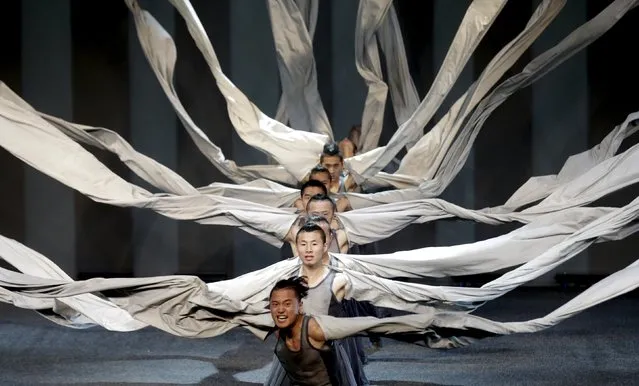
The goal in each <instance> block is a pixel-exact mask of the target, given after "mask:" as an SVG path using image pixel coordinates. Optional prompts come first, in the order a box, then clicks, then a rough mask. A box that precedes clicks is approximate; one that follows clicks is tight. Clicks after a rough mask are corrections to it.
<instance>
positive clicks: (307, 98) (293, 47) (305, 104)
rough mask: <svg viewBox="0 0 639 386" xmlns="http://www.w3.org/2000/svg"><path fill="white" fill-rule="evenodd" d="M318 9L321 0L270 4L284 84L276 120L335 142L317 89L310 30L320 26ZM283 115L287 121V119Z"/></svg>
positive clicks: (273, 0) (274, 0) (279, 0)
mask: <svg viewBox="0 0 639 386" xmlns="http://www.w3.org/2000/svg"><path fill="white" fill-rule="evenodd" d="M318 6H319V4H318V0H297V1H296V0H268V1H267V7H268V11H269V15H270V18H271V30H272V31H273V39H274V40H275V52H276V53H277V64H278V69H279V73H280V81H281V84H282V97H281V99H280V103H279V106H278V114H277V116H276V119H277V120H278V121H279V122H282V123H283V124H289V123H290V125H291V126H293V127H295V128H297V129H298V130H305V131H312V132H316V133H320V134H324V135H326V136H327V137H328V138H330V139H332V138H333V131H332V129H331V125H330V123H329V121H328V116H327V115H326V111H324V106H323V105H322V100H321V99H320V95H319V90H318V88H317V70H316V68H315V57H314V56H313V34H312V33H311V31H310V29H312V30H313V31H312V32H314V29H315V25H316V24H317V13H318V12H317V11H318ZM307 26H308V27H307ZM283 114H286V115H285V116H286V118H287V119H283V118H284V115H283Z"/></svg>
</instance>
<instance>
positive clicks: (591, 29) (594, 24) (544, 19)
mask: <svg viewBox="0 0 639 386" xmlns="http://www.w3.org/2000/svg"><path fill="white" fill-rule="evenodd" d="M635 5H636V1H627V0H626V1H622V0H618V1H616V2H615V3H613V4H611V5H610V6H609V7H608V8H606V10H604V11H603V12H602V13H600V14H599V15H598V16H597V17H595V18H594V19H592V20H591V21H589V22H588V23H586V24H584V25H583V26H582V27H580V29H578V33H577V32H576V33H574V34H571V35H570V36H569V37H568V38H567V39H565V40H564V41H563V42H562V43H560V44H559V45H558V46H556V47H554V48H553V49H551V50H550V51H548V52H546V53H545V54H544V55H542V56H540V57H539V58H537V59H536V61H534V64H535V66H533V67H534V68H535V71H534V74H530V73H529V74H523V76H522V77H523V78H531V77H532V75H534V76H535V77H537V78H538V77H540V76H541V75H543V74H545V73H546V72H548V71H550V70H551V69H552V68H553V67H554V66H556V65H558V64H559V63H561V62H562V61H563V60H565V59H567V58H568V57H570V56H571V55H572V54H573V53H575V52H577V51H578V50H580V49H582V48H583V47H585V46H586V45H587V44H589V43H590V42H592V41H594V40H595V39H596V38H597V37H599V36H600V35H601V34H603V33H604V32H605V31H607V30H608V29H609V28H611V27H612V26H613V25H614V24H615V23H616V22H617V21H618V20H619V18H621V17H622V16H623V15H624V14H625V13H626V12H627V11H629V10H630V9H631V8H632V7H634V6H635ZM182 6H183V8H184V10H183V11H184V13H185V14H186V15H187V16H188V17H190V18H193V17H195V16H194V12H192V8H189V7H188V6H186V5H185V4H182ZM562 6H563V2H562V1H559V0H556V1H547V2H543V3H542V4H540V6H539V7H538V8H537V11H536V12H535V14H534V15H533V17H532V18H531V21H529V23H528V25H527V26H526V29H525V30H524V31H522V34H520V36H518V38H516V39H515V40H514V41H513V42H511V43H510V44H509V45H508V46H507V47H505V50H502V51H501V52H500V54H499V55H498V56H496V58H495V60H494V61H493V63H495V65H494V67H490V68H489V69H488V71H486V72H484V75H483V77H482V79H481V80H482V81H484V83H482V84H481V85H478V84H476V85H475V88H474V93H471V96H473V98H468V99H467V100H465V102H466V103H464V104H462V103H461V99H460V101H458V103H457V104H456V105H455V106H457V107H464V111H469V108H470V107H472V105H473V104H476V102H477V100H478V98H479V97H480V96H481V95H483V94H485V92H486V91H487V90H488V89H489V88H490V86H491V82H493V83H494V80H496V79H498V78H499V77H500V76H501V75H500V74H501V73H503V72H504V71H505V70H506V69H507V68H509V65H508V63H511V64H510V65H512V62H513V61H514V60H516V58H517V55H520V53H521V52H523V51H525V47H526V45H529V44H530V43H532V41H533V40H534V37H535V36H537V35H538V34H539V33H540V32H541V30H543V28H545V25H547V24H548V23H549V22H550V21H551V20H552V19H553V18H554V15H556V13H557V12H558V11H559V9H561V7H562ZM145 19H152V17H151V16H150V15H148V14H146V15H145ZM194 20H195V21H197V18H196V17H195V19H194ZM195 21H194V23H195ZM196 24H197V23H196ZM158 28H159V29H160V30H161V26H159V24H157V22H155V23H154V25H153V28H147V29H148V30H145V33H146V34H153V33H155V34H159V32H158V31H157V29H158ZM193 28H194V29H195V30H197V28H196V27H193ZM161 31H163V30H161ZM196 35H197V34H196ZM197 36H200V38H202V36H201V35H197ZM204 36H205V35H204ZM163 38H164V39H168V40H170V36H168V34H165V35H163ZM196 41H197V39H196ZM201 44H202V45H203V46H205V47H209V48H210V50H211V52H212V53H213V54H214V52H213V51H212V47H210V43H208V44H207V43H205V42H202V43H201ZM209 48H207V49H205V51H207V52H208V49H209ZM156 51H157V50H156ZM145 52H146V50H145ZM146 53H147V56H148V55H149V53H148V52H146ZM517 53H518V54H517ZM151 54H152V52H151ZM205 56H206V55H205ZM158 61H162V58H161V57H158V56H157V55H156V56H153V57H150V62H151V63H152V65H153V64H154V63H156V62H158ZM531 64H533V63H531ZM217 70H219V72H220V74H221V69H219V68H217ZM528 72H530V71H528ZM156 74H157V71H156ZM224 79H225V82H226V81H228V79H226V78H224ZM529 83H530V82H528V83H522V84H521V85H520V86H519V87H524V86H525V85H527V84H529ZM480 86H481V87H480ZM515 89H517V88H513V86H512V85H510V90H508V92H507V93H506V95H505V96H504V95H499V94H495V93H493V95H494V96H496V97H499V98H502V100H503V99H505V97H507V96H508V95H510V94H512V92H514V90H515ZM482 93H483V94H482ZM233 100H234V101H235V99H233ZM238 111H239V110H238ZM490 112H492V109H491V110H490ZM490 112H488V113H490ZM451 113H455V114H457V112H456V111H455V109H453V110H451ZM464 116H465V115H464V114H462V115H461V116H459V117H460V118H459V119H455V120H452V119H451V117H450V114H449V115H447V116H446V117H444V119H443V120H442V121H440V123H442V125H441V126H440V125H439V124H438V127H441V130H435V131H432V130H431V132H429V134H427V135H426V136H424V137H423V138H422V140H421V144H422V145H424V144H427V143H428V144H430V145H429V146H430V147H431V149H430V150H433V149H432V147H433V146H431V145H433V143H435V142H436V143H437V145H435V148H437V149H441V150H438V151H425V150H424V148H423V147H420V148H417V149H415V151H414V152H413V149H411V152H409V154H408V155H407V157H408V160H410V159H411V157H409V156H410V154H415V155H419V154H436V155H437V157H436V159H435V160H434V161H437V160H438V159H441V158H442V157H443V155H444V154H446V149H447V147H448V146H449V145H448V144H449V143H450V142H451V141H452V138H453V137H454V133H455V131H456V130H457V129H458V128H459V124H460V123H461V121H462V120H463V117H464ZM486 116H487V114H484V117H486ZM482 123H483V122H482ZM451 125H456V126H457V127H456V128H454V127H452V126H451ZM422 126H423V125H422ZM479 127H481V124H480V125H478V126H476V127H475V129H476V130H478V129H479ZM467 130H470V129H467ZM287 133H288V134H290V133H291V132H288V131H287ZM296 133H297V134H299V135H301V136H302V137H304V136H305V135H306V134H308V133H306V134H305V133H304V132H300V131H297V132H296ZM435 133H439V134H435ZM446 133H448V134H446ZM427 137H428V138H431V139H425V138H427ZM460 137H462V138H464V136H463V135H461V136H460ZM289 138H296V137H295V136H292V137H291V136H289ZM433 141H435V142H433ZM442 141H443V142H442ZM458 142H459V141H458ZM304 143H306V142H304ZM470 145H471V143H469V142H468V141H466V143H461V144H459V143H456V146H457V148H459V147H461V148H464V147H466V148H469V147H470ZM303 147H304V146H302V148H303ZM289 150H290V147H289ZM299 155H302V151H300V153H299ZM313 157H316V156H313ZM313 157H311V158H313ZM458 158H463V155H459V154H458ZM313 159H314V160H313V161H312V164H314V163H315V162H317V158H313ZM296 160H300V158H299V157H297V158H296ZM408 160H407V162H406V163H405V165H410V162H408ZM438 162H439V161H438ZM438 162H435V163H433V162H430V163H426V167H428V170H427V172H426V175H429V174H432V173H434V172H435V170H437V165H438ZM455 162H456V163H459V161H458V160H453V163H455ZM301 164H302V163H300V162H297V163H296V165H297V166H299V165H301ZM347 164H348V160H347ZM413 164H414V165H416V164H421V165H424V163H419V162H414V163H413ZM309 165H311V164H309ZM428 165H430V166H428ZM311 166H312V165H311ZM263 167H264V168H267V169H268V168H269V167H272V168H275V166H263ZM406 167H407V166H405V168H406ZM304 168H305V169H304V170H300V171H299V173H298V174H299V175H302V174H304V175H305V173H306V172H307V171H308V170H309V169H308V168H307V167H306V166H304ZM422 169H423V166H422ZM440 169H441V170H444V171H446V170H448V169H446V168H440ZM280 171H281V170H280ZM411 173H412V172H411ZM421 174H423V172H422V173H421ZM441 174H442V173H439V175H438V176H436V178H434V179H432V180H426V181H424V178H422V177H421V176H419V177H412V176H411V175H408V174H395V175H388V174H386V173H379V174H378V175H376V176H375V177H374V178H373V179H374V180H375V181H376V183H381V184H382V185H388V184H391V185H394V186H399V187H409V186H412V187H414V186H417V185H420V184H421V185H420V188H419V189H418V194H421V196H420V197H434V196H437V195H439V193H440V192H441V190H443V189H444V188H445V186H447V182H446V181H448V182H450V180H452V178H453V177H454V175H455V174H456V172H451V171H450V170H448V172H447V173H445V175H441ZM289 183H290V180H289Z"/></svg>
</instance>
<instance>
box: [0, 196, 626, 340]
mask: <svg viewBox="0 0 639 386" xmlns="http://www.w3.org/2000/svg"><path fill="white" fill-rule="evenodd" d="M637 213H639V200H635V201H633V202H632V203H631V204H629V205H628V206H627V207H625V208H621V209H619V210H618V211H616V212H614V213H611V214H610V215H609V216H607V217H608V218H606V219H605V220H604V219H603V218H602V220H600V221H599V222H598V223H596V224H595V222H593V224H591V225H590V226H588V227H586V228H584V229H583V230H582V231H580V232H576V233H575V234H574V235H573V236H572V237H569V238H568V239H567V240H566V241H564V242H562V243H560V244H559V245H557V246H556V247H553V248H551V249H549V250H548V251H546V252H545V253H543V254H541V255H540V256H538V257H536V258H535V259H533V260H531V261H530V262H529V263H527V264H525V265H524V266H522V267H520V268H518V269H516V270H514V271H511V273H509V274H506V275H504V276H502V278H500V279H501V280H502V281H510V283H509V284H510V285H509V287H512V286H516V285H518V282H521V281H522V280H530V277H531V276H535V275H536V276H538V275H540V274H542V273H541V271H543V270H540V269H538V267H535V265H536V264H537V265H538V264H539V263H540V262H542V261H544V260H545V261H547V260H549V259H551V258H553V259H555V260H556V261H555V264H558V262H559V261H562V260H566V259H568V258H569V257H570V255H574V254H575V253H577V251H578V250H582V249H583V248H585V245H587V244H590V243H591V242H592V241H593V238H596V237H598V236H601V235H603V234H606V233H610V234H614V233H615V232H616V231H617V230H619V229H620V228H621V227H623V226H624V224H629V223H630V222H631V221H632V220H633V219H636V216H637ZM609 218H612V219H614V221H613V223H612V224H610V223H607V221H608V220H609ZM602 224H606V225H607V227H602ZM635 228H636V227H635ZM0 241H1V242H0V246H2V249H0V253H1V254H2V256H3V258H4V257H5V256H8V255H9V256H12V257H14V260H18V259H15V257H16V256H17V255H19V254H20V253H21V252H22V253H24V252H25V251H26V252H31V254H32V256H35V257H38V256H37V254H36V253H34V252H33V251H30V250H29V249H28V248H26V247H24V246H21V245H20V244H18V243H16V242H15V241H12V240H8V239H5V238H2V239H0ZM7 245H10V246H12V247H13V248H11V249H7V248H6V246H7ZM562 254H563V256H562ZM46 260H47V259H46V258H44V257H43V256H40V257H39V258H38V261H40V262H43V261H46ZM281 263H288V265H289V266H290V267H288V269H284V270H282V265H285V264H279V267H278V266H275V267H274V268H273V269H272V270H271V272H270V273H271V274H272V275H281V274H282V273H288V275H290V274H291V273H292V271H291V268H292V269H293V271H294V270H295V269H299V268H298V265H297V264H299V263H297V264H291V261H284V262H281ZM51 264H52V263H51V262H49V265H51ZM637 269H638V267H637V263H634V264H632V265H631V266H629V267H627V268H625V269H623V270H622V271H620V272H618V273H616V274H613V275H611V276H609V277H608V278H606V279H604V280H602V281H601V282H600V283H598V284H597V285H595V286H593V287H591V288H590V289H589V290H587V291H584V292H583V293H582V294H581V295H579V296H577V297H576V298H574V299H573V300H571V301H570V302H568V303H566V304H565V305H563V306H562V307H560V308H558V309H557V310H555V311H553V312H551V313H550V314H548V315H546V316H545V317H542V318H538V319H533V320H531V321H525V322H510V323H503V322H495V321H491V320H488V319H484V318H479V317H476V316H473V315H471V314H468V313H467V312H464V311H454V310H446V309H440V308H438V307H433V306H429V305H423V304H424V303H425V301H426V300H428V299H429V298H428V297H424V296H420V297H419V298H418V299H417V300H415V301H414V302H415V303H421V304H422V305H421V306H419V307H415V310H416V311H417V314H414V315H407V316H402V317H393V318H385V319H376V318H370V317H358V318H348V319H347V320H345V319H343V318H331V317H324V316H317V318H318V322H319V323H320V325H321V327H322V328H323V330H324V332H325V333H326V335H327V337H328V338H330V339H341V338H344V337H346V336H350V335H353V334H357V333H359V332H362V331H374V332H378V333H384V334H400V333H409V332H412V333H421V334H426V335H427V336H425V341H426V342H425V343H426V345H427V346H429V347H433V348H451V347H459V346H462V345H465V344H468V343H472V341H473V339H472V338H471V337H467V336H465V333H464V330H467V329H474V330H479V331H484V332H487V333H490V334H496V335H500V334H511V333H522V332H534V331H539V330H541V329H544V328H548V327H550V326H553V325H555V324H557V323H559V322H560V321H562V320H564V319H566V318H568V317H571V316H573V315H575V314H577V313H579V312H581V311H583V310H585V309H587V308H589V307H592V306H594V305H596V304H599V303H601V302H602V301H605V300H608V299H610V298H613V297H615V296H619V295H621V294H623V293H625V292H627V291H630V290H632V289H634V288H636V287H637V285H638V284H639V276H638V275H637V273H638V272H637ZM262 272H266V271H262ZM344 272H345V273H347V274H348V277H349V279H351V280H358V279H359V278H360V277H364V278H365V277H367V275H362V274H356V273H353V272H348V271H344ZM288 275H287V276H288ZM279 277H282V276H279ZM284 277H286V276H284ZM238 279H240V278H238ZM238 279H234V280H238ZM276 279H277V278H272V279H271V280H276ZM368 279H369V280H370V281H371V282H374V281H377V280H381V279H377V278H374V277H368ZM500 279H498V280H497V281H499V280H500ZM362 280H363V279H362ZM497 281H495V282H497ZM495 282H494V283H495ZM212 284H213V285H209V286H206V285H205V284H204V283H203V282H201V280H199V279H198V278H195V277H188V276H166V277H156V278H132V279H91V280H86V281H78V282H72V281H69V280H63V279H51V278H45V277H36V276H31V275H26V274H23V273H18V272H12V271H8V270H5V269H0V289H2V290H1V291H0V300H2V301H5V302H9V303H12V304H14V305H16V306H19V307H23V308H30V309H39V310H45V309H50V308H51V300H52V299H56V300H57V299H60V298H69V297H81V296H87V295H88V294H93V293H99V292H104V291H107V290H116V289H120V290H125V291H124V292H123V294H124V295H122V296H114V297H111V298H108V299H107V300H105V302H110V303H105V304H96V305H94V306H93V307H92V308H91V309H89V310H87V311H85V312H86V313H87V314H89V315H91V317H90V318H89V319H90V320H94V321H95V322H96V324H99V325H102V326H104V327H105V328H112V329H116V330H118V327H119V324H118V321H119V319H120V318H122V315H116V316H114V314H113V313H110V312H103V310H104V309H107V310H109V311H110V310H111V309H115V308H113V307H119V308H120V310H121V311H122V312H127V313H128V314H129V315H130V316H131V317H132V318H134V319H135V320H137V321H139V322H141V323H146V324H148V325H151V326H153V327H156V328H159V329H161V330H164V331H166V332H169V333H172V334H175V335H178V336H188V337H201V338H204V337H211V336H215V335H219V334H221V333H224V332H227V331H228V330H229V329H231V328H234V327H236V326H244V327H246V328H248V329H249V330H251V331H252V332H253V333H255V334H256V335H258V336H260V337H264V336H265V334H266V332H267V331H268V329H269V328H271V327H272V320H271V319H270V315H269V314H268V313H267V312H266V310H265V308H264V307H265V303H266V298H267V296H262V299H260V300H261V301H252V302H247V301H243V300H241V299H239V298H238V297H232V296H231V294H229V293H228V291H220V290H215V285H214V284H215V283H212ZM245 284H247V283H246V282H245ZM256 284H257V283H253V285H254V286H255V285H256ZM353 284H354V285H353V286H352V287H353V288H358V287H359V288H361V285H360V284H361V283H359V282H357V281H354V282H353ZM382 284H384V287H383V288H384V291H386V294H387V295H392V296H394V297H397V298H403V299H402V300H403V301H406V300H407V299H406V298H408V295H407V294H408V293H409V292H407V291H397V289H399V288H393V287H391V286H389V281H388V280H384V281H382ZM393 284H394V285H397V286H398V287H399V286H403V287H404V288H406V289H410V291H411V292H415V290H416V288H419V287H428V286H420V285H417V284H409V283H399V282H394V283H393ZM491 284H492V285H491ZM484 287H486V288H490V290H491V291H486V290H484V289H483V288H452V289H448V288H446V287H441V289H442V293H443V292H446V290H449V292H451V293H452V292H453V290H454V291H458V292H459V293H461V294H464V293H466V294H465V298H464V299H465V300H464V301H476V300H477V298H478V296H477V293H479V292H486V293H488V292H492V293H490V294H488V295H486V294H484V295H482V296H483V297H482V299H486V298H495V297H496V296H499V294H503V293H504V292H506V291H508V288H507V287H504V286H502V287H498V286H496V285H495V284H493V283H489V284H487V285H486V286H484ZM482 290H483V291H482ZM261 291H262V292H263V293H267V292H268V287H267V288H263V287H262V290H261ZM377 291H378V290H377V288H376V287H372V288H371V289H370V290H368V291H362V292H364V293H363V295H365V296H366V294H367V293H376V292H377ZM472 293H475V296H474V297H471V299H470V300H469V299H468V298H469V297H470V296H469V294H472ZM349 295H350V296H352V295H353V293H350V294H349ZM355 295H359V294H355ZM88 296H93V295H88ZM235 296H237V295H235ZM367 297H371V296H370V295H369V296H367ZM440 297H441V296H440ZM462 297H463V295H462ZM446 300H447V301H449V302H450V301H460V300H451V299H446ZM377 303H378V304H379V303H382V304H383V302H377ZM393 306H394V307H396V308H397V307H398V306H399V307H401V306H402V302H398V303H393ZM107 321H110V322H111V323H106V322H107ZM67 323H68V324H69V325H73V323H74V321H73V320H67ZM139 327H140V328H141V327H142V325H140V326H139ZM438 327H445V328H453V329H459V330H460V331H459V332H458V335H456V336H452V337H443V338H442V337H441V336H438V335H437V333H436V328H438ZM433 329H435V330H433ZM131 330H132V329H131V328H130V327H129V329H128V331H131Z"/></svg>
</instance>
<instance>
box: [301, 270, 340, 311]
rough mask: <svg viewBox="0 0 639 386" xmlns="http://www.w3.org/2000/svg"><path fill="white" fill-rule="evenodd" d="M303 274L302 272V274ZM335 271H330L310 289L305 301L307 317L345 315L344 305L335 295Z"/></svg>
mask: <svg viewBox="0 0 639 386" xmlns="http://www.w3.org/2000/svg"><path fill="white" fill-rule="evenodd" d="M300 273H301V272H300ZM335 273H336V272H335V271H334V270H332V269H329V271H328V274H327V275H326V276H325V277H324V279H322V281H320V282H319V283H318V284H317V285H315V286H314V287H309V289H308V294H307V295H306V297H305V298H304V300H303V303H302V304H303V307H304V313H305V314H307V315H330V316H335V317H341V316H343V315H344V312H343V308H342V303H341V302H339V301H338V300H337V298H336V297H335V295H334V294H333V281H334V280H335Z"/></svg>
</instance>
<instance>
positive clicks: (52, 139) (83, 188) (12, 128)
mask: <svg viewBox="0 0 639 386" xmlns="http://www.w3.org/2000/svg"><path fill="white" fill-rule="evenodd" d="M0 99H2V100H3V103H1V104H0V107H1V109H0V142H1V143H0V145H1V146H3V147H4V148H5V149H7V150H8V151H9V152H11V153H12V154H14V155H15V156H17V157H18V158H20V159H22V160H23V161H25V162H26V163H28V164H29V165H31V166H33V167H34V168H35V169H37V170H40V171H41V172H43V173H45V174H47V175H49V176H51V177H52V178H54V179H56V180H58V181H60V182H61V183H63V184H65V185H67V186H69V187H71V188H73V189H76V190H78V191H79V192H81V193H82V194H84V195H86V196H88V197H89V198H91V199H93V200H95V201H98V202H104V203H108V204H111V205H116V206H133V207H142V208H148V209H151V210H154V211H155V212H157V213H159V214H162V215H164V216H167V217H170V218H174V219H179V220H193V221H197V222H199V223H203V224H218V225H228V226H236V227H240V228H241V229H243V230H245V231H247V232H249V233H251V234H254V235H256V236H257V237H259V238H261V239H262V240H264V241H267V242H269V243H271V244H273V245H276V246H280V245H281V243H282V240H283V239H284V238H285V236H286V235H287V233H288V232H289V229H290V227H291V225H292V224H293V222H294V221H295V219H296V215H294V214H292V213H291V211H290V210H288V211H287V210H283V209H278V208H273V207H269V206H266V205H262V204H259V203H254V202H249V201H245V200H239V199H233V198H229V197H222V196H216V195H212V194H208V195H204V194H200V193H199V192H198V194H190V195H170V194H161V193H160V194H151V193H150V192H148V191H146V190H144V189H142V188H140V187H139V186H136V185H134V184H131V183H129V182H127V181H125V180H123V179H121V178H120V177H118V176H117V175H116V174H114V173H113V172H112V171H110V170H109V169H108V168H106V167H105V166H104V165H103V164H101V163H100V162H99V161H98V160H97V159H96V158H95V157H94V156H93V155H91V154H90V153H89V152H88V151H87V150H85V149H84V148H82V147H81V146H80V145H78V144H77V143H75V142H73V141H72V140H71V139H70V138H69V137H67V136H66V135H64V134H63V133H62V132H60V131H59V130H58V129H56V128H55V127H54V126H52V125H51V124H49V123H47V122H46V121H45V120H44V119H42V118H41V117H39V116H38V115H37V114H36V113H35V112H33V111H32V110H29V109H27V108H25V107H24V106H22V105H20V104H17V103H14V102H12V101H11V100H10V99H7V98H4V97H3V98H0ZM638 157H639V146H637V145H636V146H633V147H631V148H630V149H628V150H627V151H626V152H624V153H622V154H620V155H617V156H615V157H612V158H609V159H607V160H605V161H603V162H600V163H598V164H596V166H594V167H592V168H591V169H590V170H588V171H587V172H586V173H585V174H582V175H581V176H579V177H578V178H575V179H573V180H572V181H570V182H568V183H567V184H564V185H561V186H560V187H559V188H557V189H555V190H554V192H553V193H552V194H551V195H550V196H548V198H547V199H546V200H544V201H542V202H541V203H539V204H537V205H534V206H532V207H530V208H527V209H525V210H523V211H521V212H515V211H512V210H511V211H504V210H503V208H495V209H493V210H492V211H491V210H490V209H484V210H468V209H464V208H461V207H459V206H456V205H453V204H451V203H448V202H446V201H444V200H439V199H424V200H413V201H405V202H397V203H391V204H385V205H379V206H376V207H369V208H363V209H358V210H353V211H350V212H346V213H339V214H338V217H339V219H340V221H341V222H342V224H343V225H344V227H345V230H346V232H347V235H348V238H349V240H350V242H351V243H354V244H366V243H370V242H372V241H377V240H381V239H384V238H386V237H389V236H390V235H392V234H394V233H396V232H398V231H399V230H401V229H403V228H404V227H406V226H408V225H410V224H412V223H424V222H428V221H434V220H437V219H442V218H450V217H453V216H456V217H459V218H464V219H470V220H473V221H479V222H484V223H488V224H498V223H502V222H509V221H519V222H524V223H526V222H529V221H531V220H533V219H534V218H536V217H538V216H540V215H544V214H547V213H550V212H554V211H559V210H562V209H565V208H569V207H574V206H582V205H585V204H588V203H589V202H592V201H594V200H596V199H598V198H599V197H601V196H603V195H605V194H608V193H610V192H612V191H614V190H617V189H621V188H622V187H625V186H628V185H630V184H632V183H634V182H636V181H637V179H639V170H637V168H636V167H634V166H635V165H637V164H639V160H638Z"/></svg>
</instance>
